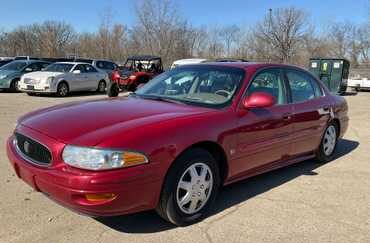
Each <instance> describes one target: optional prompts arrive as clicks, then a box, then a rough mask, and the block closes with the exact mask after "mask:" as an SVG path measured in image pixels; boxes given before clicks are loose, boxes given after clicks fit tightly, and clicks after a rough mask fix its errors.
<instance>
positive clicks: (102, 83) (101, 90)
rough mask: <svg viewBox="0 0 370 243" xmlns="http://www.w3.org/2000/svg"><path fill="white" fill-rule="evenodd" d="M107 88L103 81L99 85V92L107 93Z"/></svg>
mask: <svg viewBox="0 0 370 243" xmlns="http://www.w3.org/2000/svg"><path fill="white" fill-rule="evenodd" d="M105 88H106V85H105V82H103V81H101V82H100V83H99V87H98V91H99V92H100V93H103V92H105Z"/></svg>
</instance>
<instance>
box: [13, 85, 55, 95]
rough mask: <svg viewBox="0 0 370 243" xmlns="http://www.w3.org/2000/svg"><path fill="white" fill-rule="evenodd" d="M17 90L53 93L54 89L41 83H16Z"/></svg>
mask: <svg viewBox="0 0 370 243" xmlns="http://www.w3.org/2000/svg"><path fill="white" fill-rule="evenodd" d="M18 89H19V91H22V92H26V93H49V94H50V93H55V92H56V90H55V89H52V87H49V86H46V85H43V84H31V85H29V84H25V83H19V84H18Z"/></svg>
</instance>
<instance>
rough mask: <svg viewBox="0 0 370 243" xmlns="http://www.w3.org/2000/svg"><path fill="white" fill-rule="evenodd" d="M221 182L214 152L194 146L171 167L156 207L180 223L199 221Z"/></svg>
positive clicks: (187, 223)
mask: <svg viewBox="0 0 370 243" xmlns="http://www.w3.org/2000/svg"><path fill="white" fill-rule="evenodd" d="M219 186H220V176H219V170H218V166H217V162H216V161H215V159H214V158H213V157H212V155H211V154H210V153H209V152H207V151H206V150H203V149H198V148H196V149H191V150H189V151H187V152H185V153H184V154H183V155H181V156H180V157H179V158H178V159H176V161H175V162H174V165H173V166H172V168H171V169H170V170H169V172H168V175H167V177H166V180H165V182H164V185H163V189H162V192H161V198H160V201H159V203H158V205H157V208H156V211H157V212H158V214H159V215H160V216H161V217H162V218H164V219H165V220H167V221H169V222H171V223H173V224H175V225H178V226H185V225H189V224H192V223H195V222H198V221H200V220H201V219H203V218H204V217H205V216H206V214H207V212H208V210H209V209H210V207H211V205H212V203H213V202H214V200H215V199H216V196H217V191H218V188H219Z"/></svg>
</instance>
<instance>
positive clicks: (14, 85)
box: [10, 79, 19, 92]
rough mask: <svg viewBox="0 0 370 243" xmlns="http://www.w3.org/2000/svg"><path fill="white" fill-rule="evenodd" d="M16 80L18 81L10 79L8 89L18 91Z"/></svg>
mask: <svg viewBox="0 0 370 243" xmlns="http://www.w3.org/2000/svg"><path fill="white" fill-rule="evenodd" d="M18 82H19V79H14V80H12V82H11V83H10V91H11V92H18V91H19V89H18Z"/></svg>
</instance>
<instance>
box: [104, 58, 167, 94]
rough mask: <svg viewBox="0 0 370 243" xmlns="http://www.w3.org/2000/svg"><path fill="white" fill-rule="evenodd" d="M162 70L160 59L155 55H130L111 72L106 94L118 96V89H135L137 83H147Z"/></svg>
mask: <svg viewBox="0 0 370 243" xmlns="http://www.w3.org/2000/svg"><path fill="white" fill-rule="evenodd" d="M162 72H163V66H162V59H161V58H160V57H156V56H132V57H129V58H127V60H126V62H125V64H124V65H123V66H120V67H118V68H117V69H116V70H115V71H113V72H112V76H111V82H110V84H109V86H108V91H107V93H108V96H109V97H116V96H118V94H119V92H120V90H125V91H132V92H133V91H135V90H136V89H137V87H138V86H139V85H142V84H145V83H147V82H148V81H149V80H150V79H152V78H153V77H154V76H156V75H158V74H160V73H162Z"/></svg>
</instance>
